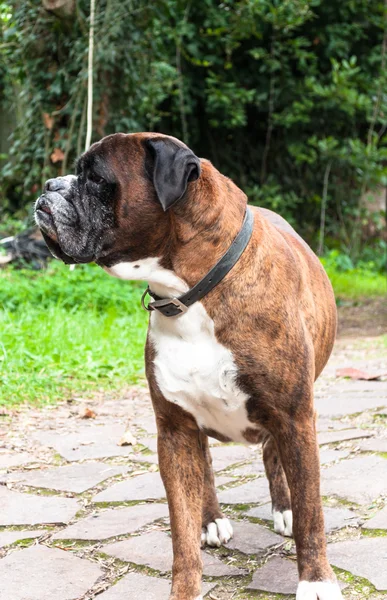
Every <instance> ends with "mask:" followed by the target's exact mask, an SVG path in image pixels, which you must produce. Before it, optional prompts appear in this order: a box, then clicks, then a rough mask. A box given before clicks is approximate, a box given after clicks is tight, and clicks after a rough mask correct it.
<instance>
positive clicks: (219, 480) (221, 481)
mask: <svg viewBox="0 0 387 600" xmlns="http://www.w3.org/2000/svg"><path fill="white" fill-rule="evenodd" d="M230 481H235V479H234V477H229V476H227V475H219V476H218V477H215V487H220V486H221V485H226V483H230Z"/></svg>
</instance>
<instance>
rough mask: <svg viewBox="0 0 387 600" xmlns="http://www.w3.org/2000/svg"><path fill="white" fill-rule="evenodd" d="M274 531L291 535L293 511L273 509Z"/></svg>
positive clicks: (287, 535)
mask: <svg viewBox="0 0 387 600" xmlns="http://www.w3.org/2000/svg"><path fill="white" fill-rule="evenodd" d="M273 520H274V531H275V532H276V533H279V534H280V535H285V536H286V537H292V535H293V513H292V511H291V510H284V511H283V512H281V511H279V510H273Z"/></svg>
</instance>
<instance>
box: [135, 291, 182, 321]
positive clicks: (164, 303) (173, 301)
mask: <svg viewBox="0 0 387 600" xmlns="http://www.w3.org/2000/svg"><path fill="white" fill-rule="evenodd" d="M148 294H149V296H152V292H151V291H150V289H149V287H147V288H146V290H145V292H144V293H143V295H142V297H141V306H142V307H143V308H144V309H145V310H147V311H148V312H152V311H153V310H157V311H158V312H160V313H161V314H163V315H164V316H170V317H178V316H179V315H181V314H183V313H185V312H187V310H188V308H189V307H188V306H186V305H185V304H183V302H181V301H180V300H179V299H178V298H162V299H160V300H154V301H153V302H149V304H148V305H146V304H145V298H146V296H147V295H148ZM172 307H175V308H174V309H172ZM171 309H172V310H171ZM176 309H178V310H177V311H176Z"/></svg>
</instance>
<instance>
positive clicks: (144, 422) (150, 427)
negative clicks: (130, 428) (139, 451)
mask: <svg viewBox="0 0 387 600" xmlns="http://www.w3.org/2000/svg"><path fill="white" fill-rule="evenodd" d="M133 425H136V427H140V428H141V429H143V430H144V431H146V432H147V433H149V435H156V434H157V425H156V419H155V417H154V415H152V416H150V417H143V418H142V417H136V418H135V419H134V420H133Z"/></svg>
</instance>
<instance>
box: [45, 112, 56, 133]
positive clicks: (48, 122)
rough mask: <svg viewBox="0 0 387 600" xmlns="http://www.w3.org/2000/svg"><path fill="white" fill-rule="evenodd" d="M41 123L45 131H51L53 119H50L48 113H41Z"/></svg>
mask: <svg viewBox="0 0 387 600" xmlns="http://www.w3.org/2000/svg"><path fill="white" fill-rule="evenodd" d="M43 123H44V126H45V128H46V129H49V130H50V131H51V129H52V128H53V126H54V117H52V116H51V115H50V114H49V113H46V112H44V113H43Z"/></svg>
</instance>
